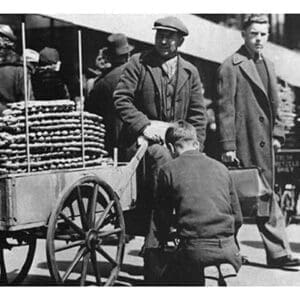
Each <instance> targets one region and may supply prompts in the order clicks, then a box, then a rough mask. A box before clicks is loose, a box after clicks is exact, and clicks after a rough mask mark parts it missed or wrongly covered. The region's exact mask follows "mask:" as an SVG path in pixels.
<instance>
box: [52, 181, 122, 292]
mask: <svg viewBox="0 0 300 300" xmlns="http://www.w3.org/2000/svg"><path fill="white" fill-rule="evenodd" d="M124 247H125V224H124V218H123V212H122V209H121V205H120V203H119V200H118V197H117V195H116V194H115V193H114V191H113V190H112V188H111V187H110V186H109V185H108V184H106V183H105V182H104V181H102V180H100V179H98V178H97V177H96V176H87V177H84V178H82V179H80V180H78V181H77V182H76V183H74V184H73V185H72V186H71V187H70V188H68V189H67V191H66V192H65V193H63V196H62V198H61V199H60V201H59V202H58V205H57V207H56V209H55V210H54V211H53V212H52V214H51V217H50V220H49V223H48V231H47V242H46V252H47V261H48V267H49V270H50V273H51V275H52V277H53V278H54V279H55V281H56V282H57V283H59V284H63V285H65V284H66V285H67V284H71V285H104V286H109V285H113V283H114V282H115V280H116V278H117V276H118V273H119V270H120V267H121V264H122V261H123V254H124Z"/></svg>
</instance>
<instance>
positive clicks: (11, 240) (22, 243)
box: [0, 232, 36, 285]
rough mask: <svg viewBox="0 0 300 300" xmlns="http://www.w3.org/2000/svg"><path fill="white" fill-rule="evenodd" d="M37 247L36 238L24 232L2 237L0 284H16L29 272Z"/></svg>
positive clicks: (0, 242) (0, 240)
mask: <svg viewBox="0 0 300 300" xmlns="http://www.w3.org/2000/svg"><path fill="white" fill-rule="evenodd" d="M35 249H36V238H35V237H32V236H31V235H30V234H28V233H24V232H22V233H21V234H20V233H19V234H17V235H16V236H12V237H4V238H0V284H1V285H15V284H18V283H20V282H22V281H23V280H24V279H25V277H26V275H27V274H28V272H29V270H30V267H31V264H32V261H33V257H34V253H35Z"/></svg>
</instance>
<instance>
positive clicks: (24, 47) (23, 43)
mask: <svg viewBox="0 0 300 300" xmlns="http://www.w3.org/2000/svg"><path fill="white" fill-rule="evenodd" d="M25 49H26V34H25V20H22V50H23V71H24V94H25V99H24V100H25V138H26V155H27V172H28V173H30V144H29V143H30V141H29V120H28V86H27V62H26V55H25Z"/></svg>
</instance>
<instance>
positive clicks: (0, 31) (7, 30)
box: [0, 24, 17, 42]
mask: <svg viewBox="0 0 300 300" xmlns="http://www.w3.org/2000/svg"><path fill="white" fill-rule="evenodd" d="M0 35H4V36H6V37H7V38H8V39H10V40H11V41H13V42H15V41H16V40H17V38H16V36H15V35H14V32H13V30H12V29H11V27H10V26H9V25H6V24H0Z"/></svg>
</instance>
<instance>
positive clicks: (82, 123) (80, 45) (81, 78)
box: [78, 29, 85, 167]
mask: <svg viewBox="0 0 300 300" xmlns="http://www.w3.org/2000/svg"><path fill="white" fill-rule="evenodd" d="M78 55H79V83H80V117H81V145H82V165H83V167H85V144H84V115H83V105H84V103H83V102H84V98H83V77H82V74H83V73H82V40H81V30H80V29H79V30H78Z"/></svg>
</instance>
